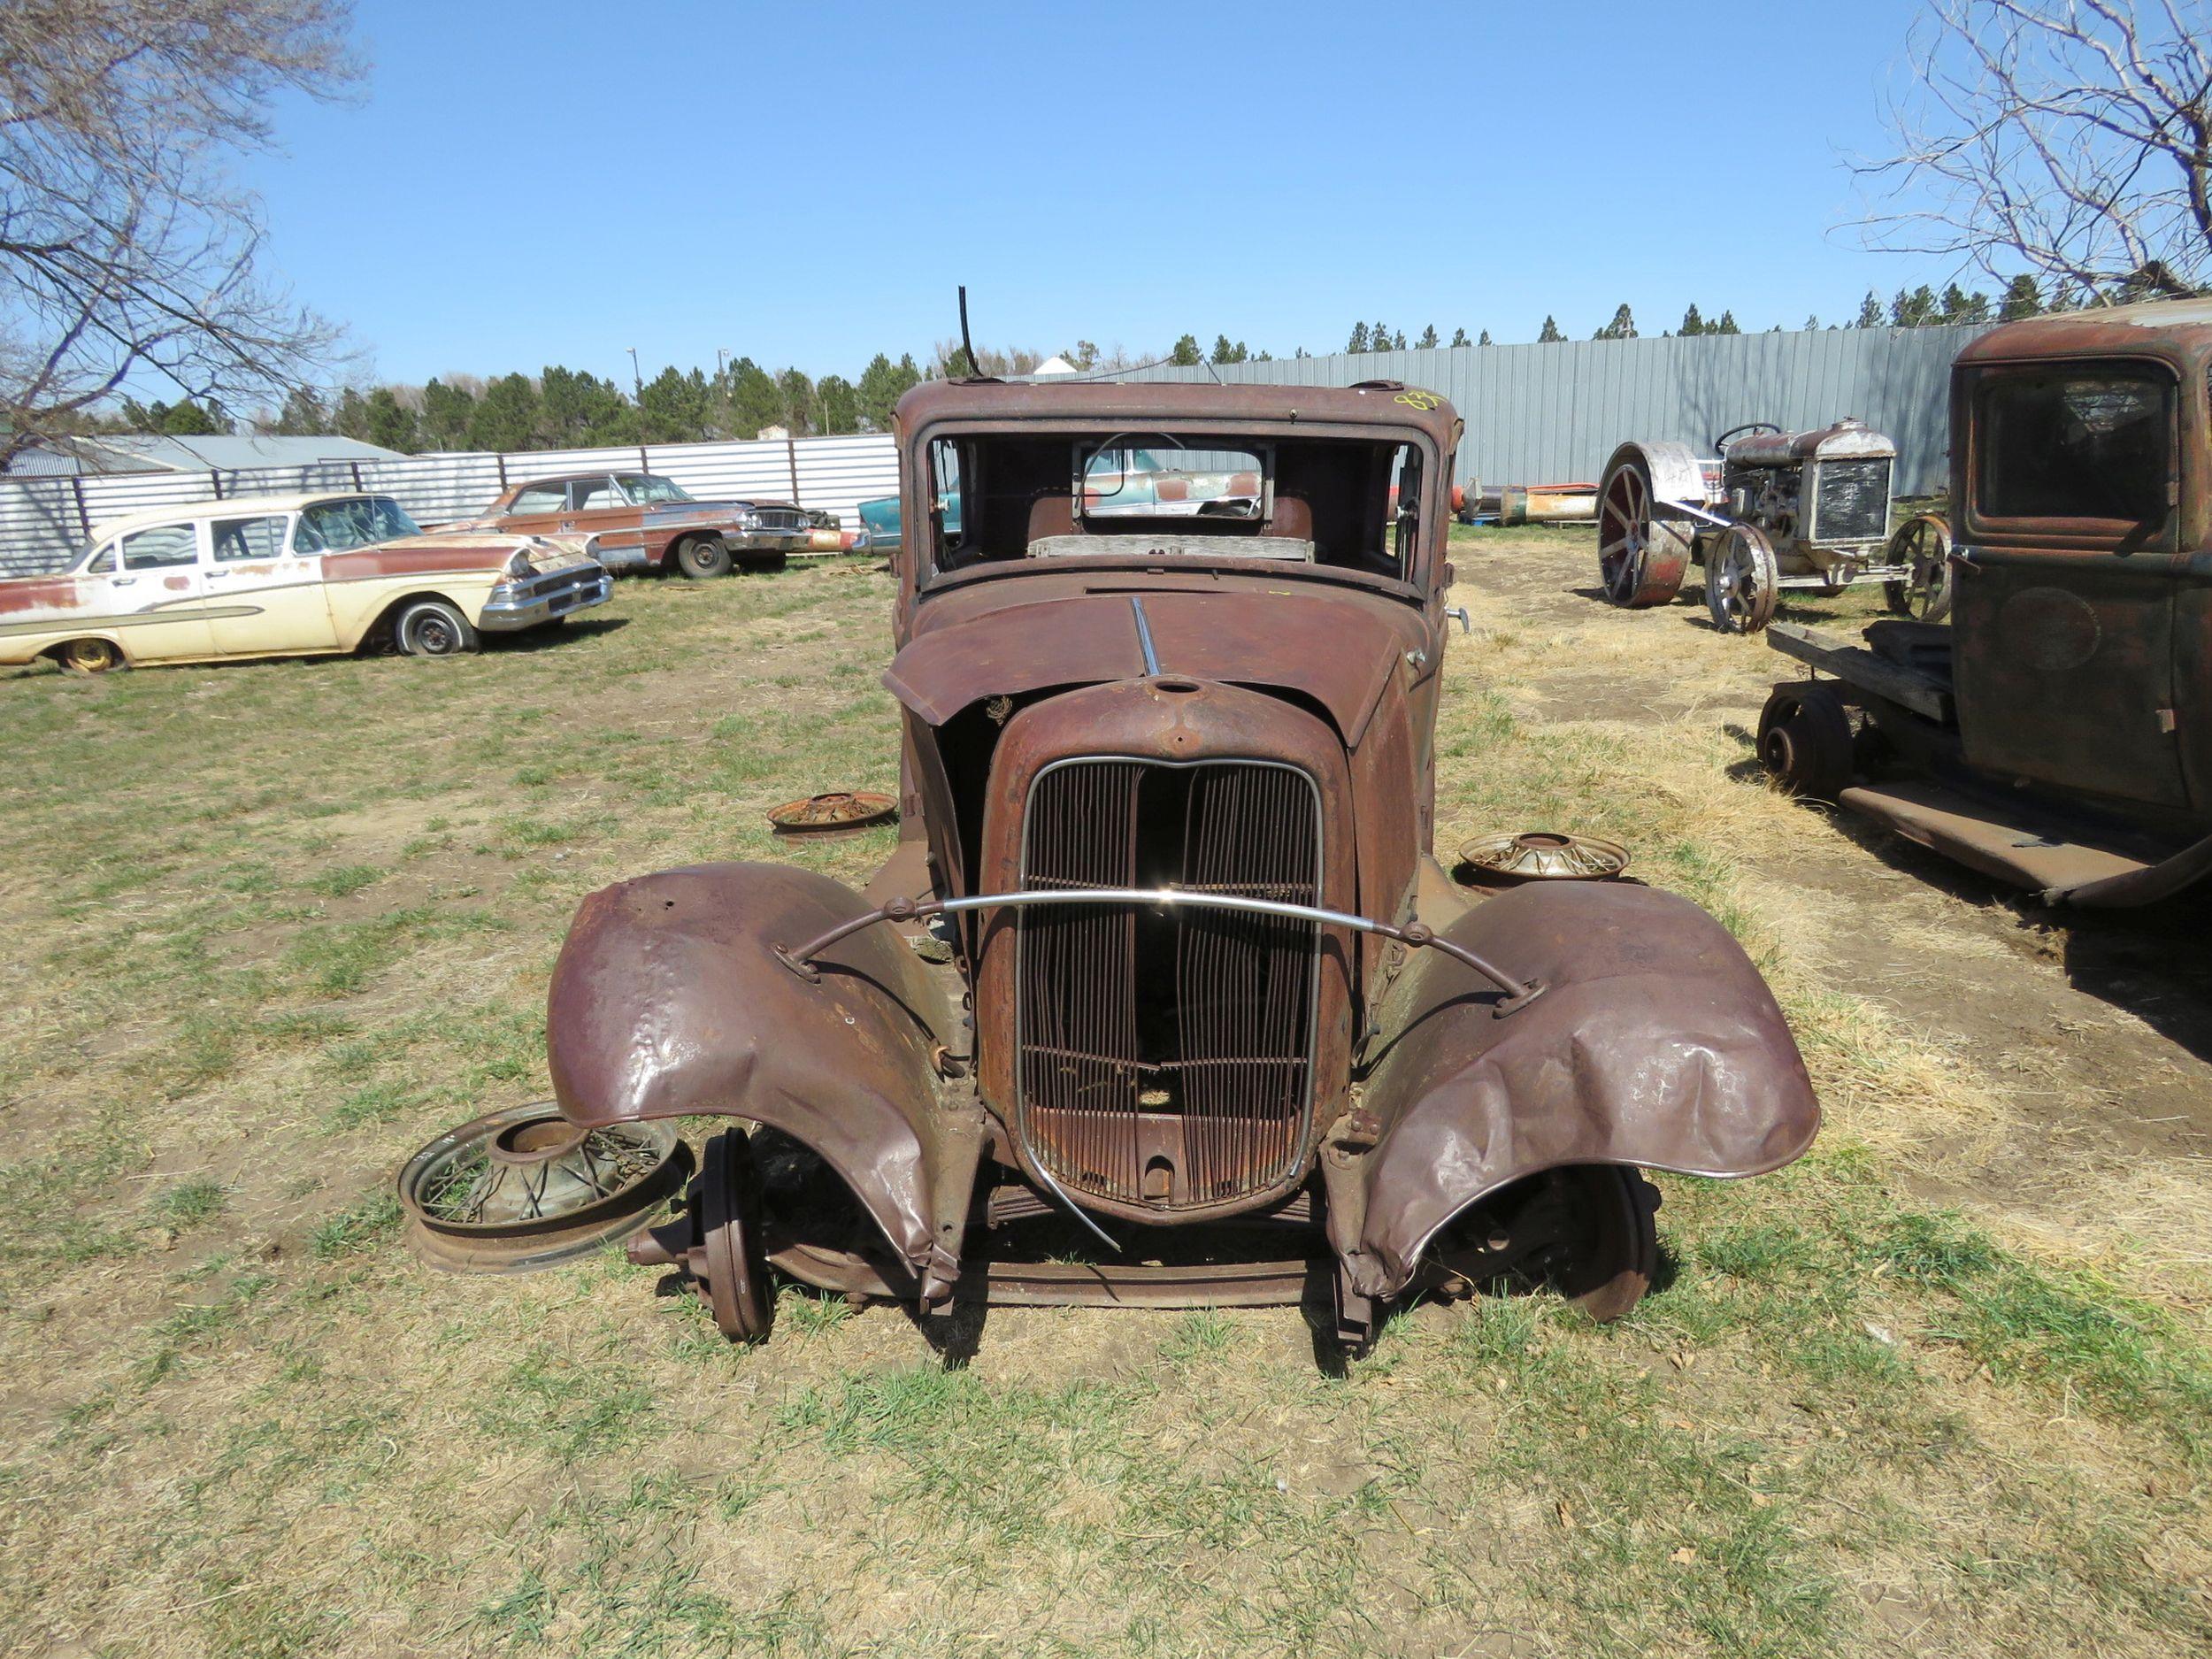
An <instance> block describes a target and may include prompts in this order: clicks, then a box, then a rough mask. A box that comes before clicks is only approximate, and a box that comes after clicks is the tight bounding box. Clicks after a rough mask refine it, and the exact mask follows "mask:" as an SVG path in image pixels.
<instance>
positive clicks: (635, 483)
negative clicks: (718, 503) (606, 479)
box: [621, 472, 691, 507]
mask: <svg viewBox="0 0 2212 1659" xmlns="http://www.w3.org/2000/svg"><path fill="white" fill-rule="evenodd" d="M621 482H622V488H623V493H624V494H626V495H628V496H629V498H630V500H631V502H632V503H634V505H637V506H640V507H657V506H660V505H662V504H664V503H669V502H679V501H689V500H690V499H691V492H690V491H688V490H687V489H686V488H684V487H683V486H682V485H680V484H678V483H675V482H673V481H672V480H668V479H665V478H657V477H655V476H654V475H653V474H652V473H650V472H625V473H623V474H622V480H621Z"/></svg>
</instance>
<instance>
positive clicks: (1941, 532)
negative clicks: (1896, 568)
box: [1882, 512, 1951, 622]
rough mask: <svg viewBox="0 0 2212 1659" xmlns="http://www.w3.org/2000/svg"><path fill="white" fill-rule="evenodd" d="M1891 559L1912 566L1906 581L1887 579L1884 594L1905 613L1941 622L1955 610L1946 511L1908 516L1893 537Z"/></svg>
mask: <svg viewBox="0 0 2212 1659" xmlns="http://www.w3.org/2000/svg"><path fill="white" fill-rule="evenodd" d="M1889 562H1890V563H1891V564H1892V565H1906V566H1908V567H1909V569H1910V570H1911V572H1912V575H1911V576H1910V577H1909V579H1908V580H1903V581H1886V582H1884V583H1883V584H1882V596H1883V597H1884V598H1886V600H1888V601H1889V608H1890V609H1891V610H1892V611H1895V612H1896V613H1897V614H1898V615H1899V616H1901V617H1910V618H1913V619H1914V620H1915V621H1917V622H1940V621H1942V620H1943V618H1946V617H1947V616H1949V615H1950V614H1951V526H1949V525H1948V524H1947V523H1946V522H1945V520H1944V518H1943V517H1942V515H1940V514H1939V513H1932V512H1924V513H1921V514H1919V515H1918V516H1917V517H1915V518H1908V519H1907V520H1906V521H1905V522H1904V523H1903V524H1901V525H1900V526H1898V527H1897V534H1895V535H1893V536H1892V537H1890V539H1889Z"/></svg>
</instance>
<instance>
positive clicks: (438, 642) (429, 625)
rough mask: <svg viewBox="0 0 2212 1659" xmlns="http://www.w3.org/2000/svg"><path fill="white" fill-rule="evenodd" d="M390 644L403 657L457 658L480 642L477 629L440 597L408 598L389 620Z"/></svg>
mask: <svg viewBox="0 0 2212 1659" xmlns="http://www.w3.org/2000/svg"><path fill="white" fill-rule="evenodd" d="M392 643H393V644H394V645H396V646H397V647H398V648H399V653H400V655H401V656H403V657H458V656H459V655H460V654H461V653H462V652H464V651H472V650H474V649H476V648H477V646H478V645H479V644H480V643H481V641H480V639H479V638H478V635H477V632H476V630H475V628H474V627H473V626H471V625H470V623H469V619H468V618H466V617H465V616H463V615H462V614H461V613H460V611H458V610H457V609H456V608H455V607H454V606H452V605H449V604H448V603H446V602H445V601H444V600H442V599H416V600H411V601H410V602H409V603H407V604H406V605H404V606H403V607H402V609H401V611H400V613H399V616H398V617H397V618H396V619H395V620H394V622H393V623H392Z"/></svg>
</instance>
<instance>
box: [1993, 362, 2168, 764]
mask: <svg viewBox="0 0 2212 1659" xmlns="http://www.w3.org/2000/svg"><path fill="white" fill-rule="evenodd" d="M2177 388H2178V381H2177V377H2176V376H2175V374H2174V373H2173V372H2172V370H2171V369H2170V368H2168V367H2166V366H2165V365H2162V364H2155V363H2149V362H2144V361H2138V360H2070V361H2053V362H2042V363H2034V364H2023V365H1992V366H1989V367H1985V368H1980V369H1978V370H1976V371H1973V372H1972V373H1969V374H1967V375H1965V376H1963V377H1962V380H1961V382H1960V386H1959V388H1958V390H1957V393H1956V394H1955V395H1957V396H1963V397H1965V398H1967V399H1968V400H1969V402H1968V403H1967V419H1966V422H1965V442H1966V449H1967V454H1966V457H1965V460H1966V465H1965V466H1964V467H1963V468H1962V478H1963V479H1964V480H1965V483H1966V488H1967V491H1968V494H1969V495H1970V500H1969V501H1968V503H1967V504H1966V506H1967V510H1966V512H1965V515H1964V524H1965V534H1964V536H1963V537H1962V541H1964V542H1965V543H1966V546H1965V548H1964V549H1962V557H1961V564H1960V567H1959V569H1958V570H1957V571H1956V572H1955V580H1954V583H1953V588H1954V591H1955V597H1954V599H1953V601H1952V613H1951V618H1952V627H1953V629H1954V631H1955V641H1954V647H1953V671H1954V677H1955V695H1956V700H1957V706H1958V717H1959V727H1960V734H1961V737H1962V741H1963V742H1964V745H1965V752H1966V759H1967V761H1968V763H1969V764H1970V765H1973V766H1975V767H1977V768H1978V769H1983V770H1986V771H1988V772H1994V773H1996V774H1998V775H1999V776H2001V777H2011V778H2018V779H2026V780H2032V781H2034V782H2038V783H2042V784H2047V785H2051V786H2053V787H2058V788H2062V789H2065V790H2068V791H2070V792H2077V793H2082V794H2087V795H2103V796H2108V797H2111V798H2113V799H2116V800H2119V801H2126V802H2132V803H2142V804H2147V805H2160V806H2178V805H2180V804H2182V803H2184V801H2185V791H2184V787H2183V781H2182V769H2181V757H2180V749H2179V746H2178V744H2177V742H2176V740H2175V717H2174V644H2175V633H2174V630H2175V600H2176V593H2177V559H2176V557H2175V554H2176V550H2177V549H2176V539H2175V538H2176V536H2177V534H2178V516H2179V515H2178V512H2177V502H2178V490H2177V487H2176V480H2177V465H2178V460H2179V450H2178V448H2177V396H2176V393H2177Z"/></svg>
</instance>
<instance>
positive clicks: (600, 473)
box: [509, 466, 661, 494]
mask: <svg viewBox="0 0 2212 1659" xmlns="http://www.w3.org/2000/svg"><path fill="white" fill-rule="evenodd" d="M660 476H661V474H659V473H658V472H647V471H646V470H645V469H644V468H643V467H641V466H602V467H595V468H590V469H588V470H586V471H584V472H549V473H547V474H546V475H545V476H544V477H543V478H533V479H526V480H524V481H523V482H521V483H519V484H516V485H514V486H512V487H511V489H510V491H509V493H510V494H513V493H515V492H516V491H520V490H526V489H543V488H545V487H546V486H547V485H548V484H573V483H576V482H578V481H580V480H583V479H587V478H658V477H660Z"/></svg>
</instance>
